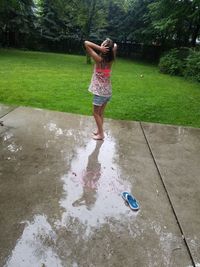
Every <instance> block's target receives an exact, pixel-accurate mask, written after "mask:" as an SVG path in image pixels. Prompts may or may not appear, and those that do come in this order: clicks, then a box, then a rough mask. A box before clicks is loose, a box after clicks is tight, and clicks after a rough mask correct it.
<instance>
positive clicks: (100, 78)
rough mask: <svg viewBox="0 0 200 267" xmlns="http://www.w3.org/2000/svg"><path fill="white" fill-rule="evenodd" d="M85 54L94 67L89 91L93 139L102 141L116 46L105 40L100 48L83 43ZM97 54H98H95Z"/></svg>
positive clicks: (87, 42)
mask: <svg viewBox="0 0 200 267" xmlns="http://www.w3.org/2000/svg"><path fill="white" fill-rule="evenodd" d="M85 48H86V51H87V53H88V54H89V55H90V56H91V57H92V58H93V59H94V61H95V63H96V64H95V67H94V73H93V76H92V80H91V84H90V87H89V91H90V92H91V93H92V94H93V95H94V98H93V115H94V119H95V122H96V125H97V131H96V132H94V133H93V139H95V140H103V139H104V131H103V113H104V110H105V107H106V104H107V103H108V101H109V100H110V99H111V96H112V86H111V80H110V76H111V67H112V63H113V61H114V58H115V55H116V50H117V44H114V43H113V41H112V40H111V39H109V38H107V39H106V40H105V41H103V43H102V44H101V46H99V45H97V44H95V43H92V42H89V41H85ZM97 52H99V54H98V53H97Z"/></svg>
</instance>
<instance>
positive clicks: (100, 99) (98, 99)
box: [93, 95, 111, 106]
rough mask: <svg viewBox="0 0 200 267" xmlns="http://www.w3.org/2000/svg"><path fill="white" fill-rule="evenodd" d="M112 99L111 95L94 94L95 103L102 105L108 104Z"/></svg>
mask: <svg viewBox="0 0 200 267" xmlns="http://www.w3.org/2000/svg"><path fill="white" fill-rule="evenodd" d="M110 99H111V96H100V95H94V98H93V105H95V106H102V105H103V104H106V103H107V102H108V101H110Z"/></svg>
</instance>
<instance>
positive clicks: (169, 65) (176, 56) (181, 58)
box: [158, 48, 189, 76]
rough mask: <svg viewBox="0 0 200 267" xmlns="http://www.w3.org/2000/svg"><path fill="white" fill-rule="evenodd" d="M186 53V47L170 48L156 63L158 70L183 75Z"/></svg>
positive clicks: (187, 51) (187, 52)
mask: <svg viewBox="0 0 200 267" xmlns="http://www.w3.org/2000/svg"><path fill="white" fill-rule="evenodd" d="M188 54H189V49H188V48H181V49H177V48H175V49H172V50H170V51H169V52H168V53H166V54H165V55H164V56H162V57H161V59H160V62H159V65H158V67H159V70H160V71H161V72H162V73H167V74H170V75H180V76H183V75H184V70H185V67H186V58H187V56H188Z"/></svg>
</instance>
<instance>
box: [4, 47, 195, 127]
mask: <svg viewBox="0 0 200 267" xmlns="http://www.w3.org/2000/svg"><path fill="white" fill-rule="evenodd" d="M92 68H93V67H92V66H89V65H86V63H85V57H83V56H75V55H66V54H54V53H41V52H28V51H18V50H3V49H1V50H0V102H1V103H5V104H12V105H22V106H32V107H39V108H46V109H51V110H59V111H65V112H71V113H78V114H85V115H90V114H91V109H92V106H91V102H92V95H91V94H90V93H88V91H87V88H88V85H89V83H90V79H91V74H92ZM141 75H142V77H141ZM112 84H113V97H112V101H111V102H110V104H109V107H108V108H107V110H106V117H109V118H114V119H123V120H136V121H146V122H159V123H168V124H176V125H188V126H193V127H200V108H199V103H200V84H198V83H194V82H191V81H186V80H184V79H183V78H180V77H171V76H168V75H163V74H161V73H159V71H158V68H157V67H156V66H152V65H148V64H144V63H138V62H134V61H130V60H123V59H118V60H117V61H116V62H115V63H114V66H113V75H112Z"/></svg>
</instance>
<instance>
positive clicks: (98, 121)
mask: <svg viewBox="0 0 200 267" xmlns="http://www.w3.org/2000/svg"><path fill="white" fill-rule="evenodd" d="M101 108H102V106H95V105H94V108H93V115H94V119H95V121H96V124H97V134H96V135H94V136H93V138H94V139H95V140H101V139H103V138H104V134H103V120H102V117H101V115H100V114H101V113H100V111H101Z"/></svg>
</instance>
